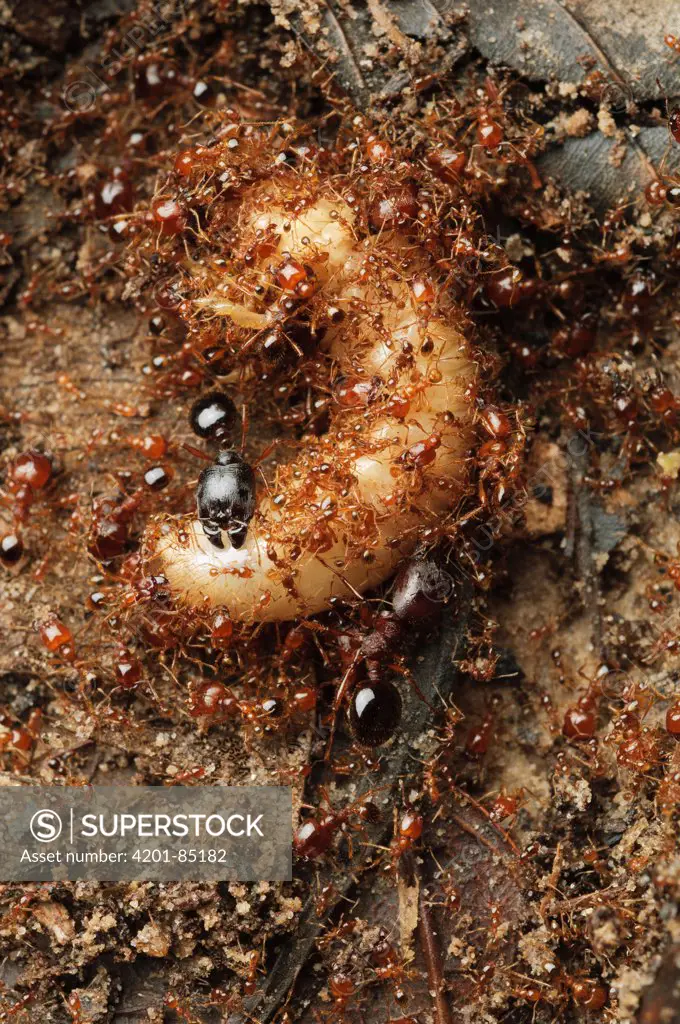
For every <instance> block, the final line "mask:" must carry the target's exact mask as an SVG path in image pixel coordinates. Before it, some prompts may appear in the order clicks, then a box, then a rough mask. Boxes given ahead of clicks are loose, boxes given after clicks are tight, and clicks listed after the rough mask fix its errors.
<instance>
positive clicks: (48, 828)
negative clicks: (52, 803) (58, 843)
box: [29, 808, 62, 843]
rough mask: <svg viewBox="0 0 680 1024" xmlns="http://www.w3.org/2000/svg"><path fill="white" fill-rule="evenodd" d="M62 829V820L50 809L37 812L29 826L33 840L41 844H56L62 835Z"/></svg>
mask: <svg viewBox="0 0 680 1024" xmlns="http://www.w3.org/2000/svg"><path fill="white" fill-rule="evenodd" d="M61 827H62V826H61V818H60V817H59V815H58V814H57V812H56V811H51V810H50V809H49V808H44V809H43V810H42V811H36V812H35V814H34V815H33V817H32V818H31V823H30V825H29V828H30V830H31V834H32V836H33V838H34V839H37V840H38V842H39V843H52V842H54V840H55V839H58V838H59V836H60V835H61Z"/></svg>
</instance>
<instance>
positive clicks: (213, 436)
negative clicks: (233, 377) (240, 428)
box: [189, 391, 238, 441]
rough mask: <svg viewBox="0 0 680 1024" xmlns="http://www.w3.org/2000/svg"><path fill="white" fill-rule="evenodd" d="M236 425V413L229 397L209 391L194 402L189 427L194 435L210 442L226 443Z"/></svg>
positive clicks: (222, 393)
mask: <svg viewBox="0 0 680 1024" xmlns="http://www.w3.org/2000/svg"><path fill="white" fill-rule="evenodd" d="M237 423H238V411H237V409H236V406H235V405H234V403H233V402H232V400H231V398H230V397H229V395H225V394H224V392H223V391H211V392H210V393H209V394H207V395H204V396H203V398H199V399H198V401H196V402H194V404H193V405H192V407H191V412H190V413H189V425H190V426H191V429H192V430H193V432H194V433H195V434H197V435H198V436H199V437H203V438H205V439H206V440H211V441H226V440H228V439H229V438H230V436H231V434H232V432H233V429H234V427H235V426H236V424H237Z"/></svg>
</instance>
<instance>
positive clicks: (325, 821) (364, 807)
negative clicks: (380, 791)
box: [293, 789, 380, 860]
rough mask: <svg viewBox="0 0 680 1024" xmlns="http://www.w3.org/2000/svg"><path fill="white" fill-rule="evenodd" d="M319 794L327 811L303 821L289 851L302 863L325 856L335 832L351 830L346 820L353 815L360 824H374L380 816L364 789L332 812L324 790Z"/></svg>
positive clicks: (359, 827) (369, 792) (369, 791)
mask: <svg viewBox="0 0 680 1024" xmlns="http://www.w3.org/2000/svg"><path fill="white" fill-rule="evenodd" d="M321 792H322V796H323V798H324V801H325V803H326V804H327V806H328V810H327V811H326V813H325V814H323V815H321V816H319V817H314V818H308V819H307V820H306V821H304V822H303V823H302V824H301V825H300V826H299V827H298V829H297V831H296V833H295V835H294V837H293V849H294V850H295V852H296V854H297V855H298V857H301V858H302V859H303V860H316V859H317V858H319V857H322V856H323V855H324V854H325V853H327V852H328V850H329V849H330V846H331V844H332V842H333V840H334V839H335V837H336V835H337V834H338V832H340V831H342V832H347V831H348V830H349V828H350V827H351V826H350V825H349V821H350V819H351V818H352V817H353V816H354V815H356V816H357V817H358V818H359V819H360V820H362V821H375V820H377V818H379V815H380V812H379V811H378V809H377V807H376V806H375V804H373V803H371V802H370V801H369V800H368V799H367V797H368V796H369V795H370V794H371V793H372V792H373V790H368V792H366V793H364V794H363V795H362V796H360V797H359V798H358V799H357V800H355V801H353V802H352V803H351V804H348V805H347V807H343V808H342V809H341V810H339V811H334V810H333V809H332V807H331V805H330V800H329V798H328V794H327V792H326V791H325V789H322V791H321ZM361 828H362V826H361V825H359V826H358V829H359V830H361ZM348 839H349V837H348ZM350 856H351V841H350Z"/></svg>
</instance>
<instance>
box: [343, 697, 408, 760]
mask: <svg viewBox="0 0 680 1024" xmlns="http://www.w3.org/2000/svg"><path fill="white" fill-rule="evenodd" d="M400 721H401V696H400V694H399V691H398V690H397V688H396V686H393V685H392V683H380V682H378V683H372V684H371V685H370V686H359V687H358V689H357V690H355V692H354V693H353V694H352V700H351V702H350V706H349V724H350V727H351V729H352V732H353V733H354V736H355V739H356V740H357V742H358V743H360V744H361V745H362V746H364V747H381V746H382V745H383V743H387V741H388V740H389V739H391V737H392V736H394V734H395V732H396V731H397V728H398V726H399V722H400Z"/></svg>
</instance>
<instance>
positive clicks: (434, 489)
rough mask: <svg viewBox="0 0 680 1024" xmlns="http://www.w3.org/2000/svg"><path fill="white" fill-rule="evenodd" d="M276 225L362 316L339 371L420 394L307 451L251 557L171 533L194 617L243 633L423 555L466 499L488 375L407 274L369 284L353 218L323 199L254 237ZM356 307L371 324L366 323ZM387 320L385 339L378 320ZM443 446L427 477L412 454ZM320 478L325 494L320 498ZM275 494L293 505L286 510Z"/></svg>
mask: <svg viewBox="0 0 680 1024" xmlns="http://www.w3.org/2000/svg"><path fill="white" fill-rule="evenodd" d="M267 225H269V226H274V227H275V228H276V229H277V231H278V232H280V234H281V237H280V240H279V242H278V248H279V252H281V253H283V252H286V253H290V254H291V255H292V256H293V257H295V258H297V259H299V260H301V261H304V262H305V263H306V264H307V265H310V264H311V265H312V266H313V268H314V271H315V274H316V276H317V279H318V280H319V281H320V282H321V285H322V288H323V290H324V294H325V295H328V296H329V297H332V300H333V302H334V303H335V304H336V305H337V306H339V307H340V308H343V309H344V310H346V312H347V313H348V314H349V315H348V316H347V317H346V319H345V321H344V322H343V323H341V324H340V325H339V326H337V327H334V328H332V330H329V331H328V332H327V334H326V336H325V338H324V344H325V346H326V347H327V350H328V351H329V352H330V355H331V356H332V358H333V360H334V361H335V362H336V363H337V368H338V371H339V373H340V374H347V375H352V376H356V375H357V374H358V373H359V372H360V375H361V376H362V377H371V376H372V375H375V374H378V375H380V377H381V378H382V379H383V381H385V391H386V392H387V394H388V395H389V394H394V393H397V392H399V393H400V394H402V395H404V394H408V395H409V396H410V405H409V408H408V413H407V415H406V416H403V417H402V418H396V417H395V416H394V415H391V414H390V412H389V411H388V410H387V409H385V408H384V404H383V405H381V406H377V407H376V409H375V411H374V412H372V413H371V414H370V415H365V412H364V410H362V411H361V412H359V413H357V412H350V413H345V412H343V413H338V414H336V416H335V417H334V420H333V422H332V423H331V426H330V429H329V431H328V433H327V434H326V435H325V436H324V437H323V438H321V439H318V440H317V439H314V441H309V442H306V443H305V444H304V445H303V446H302V448H301V449H300V450H299V451H298V453H297V454H296V456H295V457H294V458H293V459H292V460H291V461H290V462H289V463H288V464H287V465H286V466H284V467H282V468H281V469H280V470H279V473H278V476H277V481H276V484H275V485H274V487H273V488H272V489H271V492H270V494H268V495H264V496H260V501H259V505H258V509H257V512H256V514H255V516H254V517H253V519H252V520H251V523H250V527H249V530H248V537H247V540H246V542H245V544H244V546H243V547H242V548H240V549H239V550H236V549H234V548H228V549H226V550H224V551H220V550H218V549H216V548H215V547H213V546H212V545H211V544H210V542H209V541H208V539H207V538H206V537H205V535H204V534H203V530H202V527H201V525H200V523H199V522H198V520H197V519H195V518H190V517H188V518H187V519H185V520H184V521H181V522H180V523H172V524H166V525H165V526H164V527H163V532H161V535H160V537H157V538H155V540H154V556H155V557H154V562H155V564H156V565H157V566H158V568H159V569H160V570H161V571H162V572H163V573H164V574H165V575H166V576H167V578H168V580H169V583H170V586H171V588H172V589H173V591H174V593H175V595H176V596H177V597H178V598H179V599H180V600H181V601H182V602H184V603H186V604H188V605H191V606H195V607H214V606H223V607H225V608H226V609H227V610H228V612H229V614H230V615H231V617H232V618H233V619H237V620H242V621H272V620H286V619H292V618H296V617H299V616H301V615H310V614H313V613H315V612H319V611H322V610H323V609H325V608H328V607H329V605H330V603H331V601H332V599H334V598H351V597H352V596H356V595H357V594H360V593H362V592H363V591H365V590H367V589H370V588H372V587H374V586H376V585H378V584H379V583H381V582H383V581H384V580H385V579H387V578H388V577H389V576H390V574H391V573H392V572H393V570H394V568H395V566H396V564H397V563H398V562H399V561H400V560H401V559H402V558H403V557H404V556H406V555H408V554H409V553H411V552H412V551H413V549H414V547H415V545H416V543H417V540H418V531H419V528H421V527H422V526H423V524H424V523H427V521H428V519H430V518H431V519H432V520H433V521H435V520H436V519H438V518H439V517H440V516H441V514H442V512H443V510H445V509H446V508H448V507H450V506H452V505H453V504H454V503H455V501H456V499H457V498H458V497H459V496H460V494H461V491H462V490H463V489H464V487H465V480H466V463H467V452H468V449H469V447H470V443H471V409H470V395H471V393H472V392H473V388H472V385H473V382H474V379H475V364H474V361H473V358H472V356H471V353H470V348H469V345H468V343H467V341H466V340H465V337H464V336H463V335H462V334H461V333H460V331H459V330H458V329H456V328H455V327H454V326H451V325H449V324H446V323H444V322H442V321H439V320H430V321H429V322H428V323H427V326H426V327H423V326H422V325H421V324H420V322H419V320H418V317H417V315H416V312H415V308H416V307H415V305H414V302H413V297H412V295H411V293H410V290H409V288H408V287H407V285H406V284H404V283H403V281H402V280H401V279H400V278H399V277H398V276H397V275H393V276H394V277H395V280H390V281H387V282H385V281H381V282H380V283H379V284H378V285H375V284H373V285H370V284H363V283H361V277H360V275H359V274H358V267H359V264H360V261H361V259H362V257H363V255H364V252H363V250H362V248H361V245H360V243H359V242H358V241H357V240H356V239H355V235H354V215H353V213H352V211H351V209H350V208H349V207H348V206H347V205H346V204H344V203H343V202H342V201H340V200H335V199H322V200H319V201H317V202H316V203H315V204H314V205H313V206H311V207H310V208H309V209H307V210H306V211H305V213H304V214H302V215H300V216H299V217H298V218H295V219H291V218H290V217H289V216H287V215H286V214H284V213H283V212H281V211H273V212H271V213H266V214H263V213H257V212H256V213H254V214H253V215H252V219H251V221H250V227H251V228H252V229H255V230H257V229H258V228H263V227H266V226H267ZM391 245H392V247H393V249H396V251H397V252H399V251H400V249H401V250H402V251H404V252H406V251H408V255H409V258H411V260H412V261H413V258H414V256H415V258H416V259H417V255H418V254H417V252H416V253H415V254H414V250H413V247H412V246H408V249H407V246H406V242H403V241H402V242H400V241H399V239H395V238H393V239H392V240H391ZM270 259H271V257H270ZM202 303H203V305H205V306H208V307H209V308H210V309H211V310H212V311H213V312H214V313H217V314H222V315H227V316H229V317H231V318H232V319H233V320H235V321H236V322H237V323H239V324H240V325H241V326H255V324H254V323H253V322H252V320H251V317H252V315H253V311H252V310H248V309H247V308H246V307H243V306H238V305H236V304H235V303H233V302H232V301H229V300H228V299H222V298H221V297H220V296H219V295H211V296H208V297H206V298H205V299H203V300H202ZM357 304H360V308H361V309H365V310H367V314H366V315H362V313H361V312H359V314H358V315H356V314H355V313H354V310H355V309H356V307H357ZM378 309H379V310H380V311H381V313H382V322H381V324H380V329H378V328H376V325H375V321H374V319H373V318H372V317H371V315H370V314H371V313H372V312H374V311H375V310H378ZM255 316H256V317H260V318H264V319H266V317H267V314H262V313H256V314H255ZM432 435H437V437H438V439H439V445H438V447H437V448H436V451H435V454H434V459H433V461H431V462H430V463H429V465H427V466H426V467H424V468H422V469H414V468H413V467H412V466H410V465H405V464H404V461H403V459H402V458H401V457H402V456H403V454H404V452H406V451H407V450H408V449H410V448H411V447H412V446H413V445H415V444H417V443H418V442H421V441H424V440H426V439H428V438H430V437H431V436H432ZM435 443H436V442H435ZM314 474H316V477H318V479H320V480H322V481H324V482H323V483H322V484H320V485H315V486H314V487H313V488H312V492H311V494H310V492H309V490H306V489H305V488H307V487H308V486H311V485H308V483H307V482H308V481H309V479H310V477H312V478H314V479H316V477H314ZM275 494H284V495H285V496H286V502H285V504H284V505H283V506H282V505H280V504H277V503H276V501H275V500H274V499H273V498H272V497H271V495H275ZM319 536H320V538H321V539H319Z"/></svg>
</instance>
